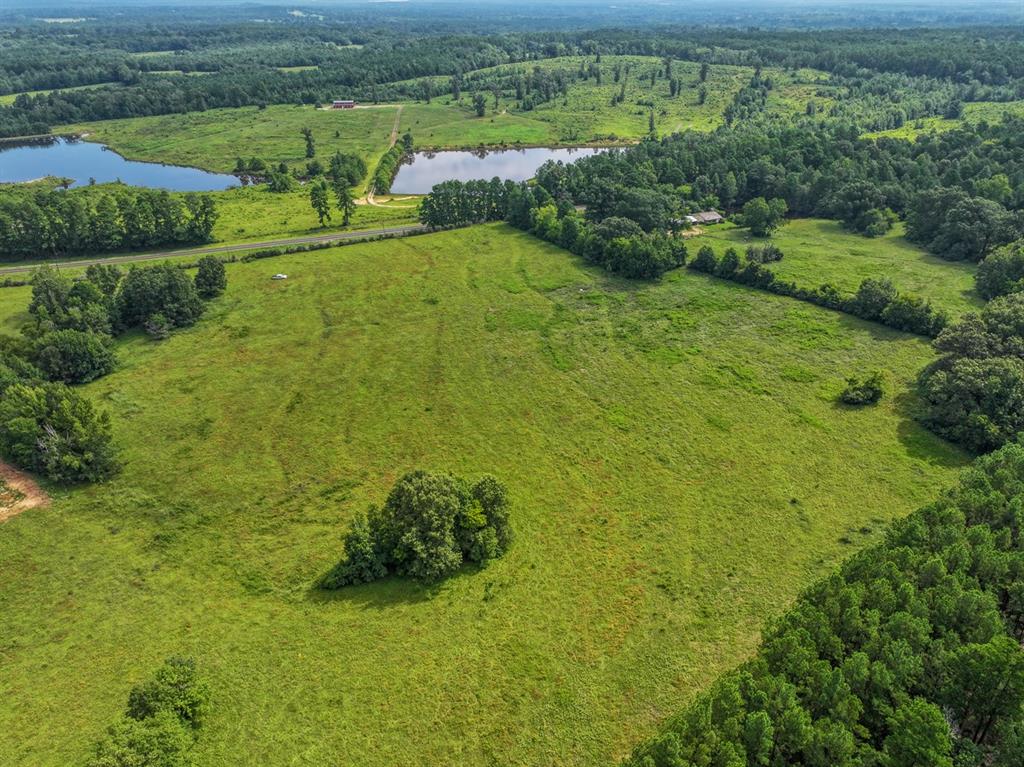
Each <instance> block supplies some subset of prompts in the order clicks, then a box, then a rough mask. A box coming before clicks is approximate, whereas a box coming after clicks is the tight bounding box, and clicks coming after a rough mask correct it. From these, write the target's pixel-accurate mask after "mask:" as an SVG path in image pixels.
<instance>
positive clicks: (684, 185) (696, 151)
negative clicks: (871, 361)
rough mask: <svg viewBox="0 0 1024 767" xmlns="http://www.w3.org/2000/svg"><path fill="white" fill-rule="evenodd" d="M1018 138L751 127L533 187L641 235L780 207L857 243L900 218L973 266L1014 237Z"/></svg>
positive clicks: (964, 132)
mask: <svg viewBox="0 0 1024 767" xmlns="http://www.w3.org/2000/svg"><path fill="white" fill-rule="evenodd" d="M1022 132H1024V120H1021V119H1020V118H1015V117H1012V116H1009V115H1008V116H1007V117H1006V119H1005V120H1004V121H1003V122H1002V123H1000V124H998V125H985V124H978V125H974V126H966V127H964V128H963V129H958V130H953V131H947V132H944V133H941V134H926V135H923V136H921V137H919V138H918V139H917V140H916V141H914V142H909V141H905V140H902V139H863V138H860V131H859V130H858V129H856V128H854V127H852V126H849V125H843V124H838V123H832V124H814V125H811V124H800V125H790V124H788V123H777V122H764V121H749V122H740V123H738V124H736V125H735V126H734V127H732V128H724V129H719V130H717V131H715V132H713V133H700V132H696V131H688V132H686V133H682V134H676V135H673V136H670V137H666V138H664V139H662V140H660V141H643V142H641V143H640V144H639V145H636V146H634V147H630V148H629V149H626V150H623V151H612V152H604V153H601V154H597V155H593V156H590V157H584V158H582V159H580V160H577V161H576V162H574V163H572V164H571V165H562V164H558V163H548V164H546V165H545V166H544V167H542V168H541V169H540V170H539V171H538V173H537V177H536V178H537V183H538V184H539V185H541V186H543V187H545V189H546V190H547V192H548V193H549V194H551V196H553V197H554V198H555V199H561V198H562V197H566V198H568V199H570V200H572V201H573V202H575V203H577V204H581V205H585V206H586V207H587V210H588V216H590V215H592V216H593V217H594V218H595V219H597V220H600V219H601V218H602V217H604V216H607V215H624V216H626V217H633V218H635V220H637V221H638V222H640V223H642V224H643V225H644V227H645V229H647V228H648V225H647V224H644V222H643V221H641V219H640V218H636V216H651V215H654V216H657V217H658V218H659V219H664V218H665V217H666V215H669V214H670V213H671V212H673V211H675V210H678V209H681V208H685V207H696V208H705V207H719V206H720V207H724V208H726V209H727V210H736V209H740V208H742V207H744V205H746V204H748V203H754V204H755V207H756V208H758V209H760V213H761V214H763V215H761V216H759V217H758V218H760V219H761V220H765V221H768V222H769V223H774V222H777V221H778V220H779V216H778V215H777V213H776V212H774V211H772V209H771V204H772V202H771V201H776V200H778V201H779V202H776V203H775V205H779V206H781V205H782V203H783V202H784V203H785V210H786V212H788V213H790V214H795V215H799V216H809V215H814V216H824V217H831V218H838V219H839V220H840V221H842V223H843V224H844V226H846V227H848V228H850V229H851V230H854V231H858V232H862V233H864V234H867V235H878V234H881V233H884V232H885V231H887V230H888V228H889V227H891V225H892V223H893V221H894V218H895V217H896V216H906V217H907V231H908V235H909V236H910V237H912V238H913V239H914V240H915V241H917V242H921V243H922V244H924V245H925V246H926V247H928V248H929V249H931V250H933V251H934V252H936V253H938V254H940V255H943V256H945V257H947V258H966V259H972V260H980V259H981V258H983V257H984V256H985V255H986V254H987V253H988V252H989V251H990V250H991V249H993V248H994V247H997V246H999V245H1001V244H1003V243H1006V242H1009V241H1012V240H1013V239H1016V238H1017V237H1019V236H1020V232H1021V230H1022V226H1024V224H1022V220H1021V219H1022V215H1021V209H1022V206H1024V186H1022V184H1021V181H1020V179H1024V146H1022V145H1021V142H1020V139H1019V137H1020V135H1021V134H1022ZM637 203H642V204H637ZM762 203H763V204H762ZM617 206H624V207H631V208H633V209H634V215H630V214H629V213H624V212H622V211H620V210H615V209H616V207H617ZM591 211H593V213H592V214H591ZM751 212H754V211H751ZM661 224H664V221H663V220H661V221H659V225H661Z"/></svg>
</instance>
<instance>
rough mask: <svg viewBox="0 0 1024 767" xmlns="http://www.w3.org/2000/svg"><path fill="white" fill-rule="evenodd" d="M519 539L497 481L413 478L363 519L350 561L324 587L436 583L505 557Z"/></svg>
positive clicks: (354, 532) (352, 532) (348, 549)
mask: <svg viewBox="0 0 1024 767" xmlns="http://www.w3.org/2000/svg"><path fill="white" fill-rule="evenodd" d="M511 537H512V531H511V528H510V527H509V503H508V494H507V492H506V490H505V486H504V485H502V484H501V483H500V482H499V481H498V480H496V479H495V478H494V477H491V476H484V477H482V478H481V479H479V480H477V481H476V482H474V483H472V484H471V483H469V482H467V481H466V480H463V479H460V478H458V477H453V476H452V475H450V474H441V473H432V472H427V471H422V470H419V471H413V472H409V473H408V474H405V475H404V476H403V477H402V478H401V479H399V480H398V481H397V482H396V483H395V485H394V487H393V488H392V489H391V492H390V493H389V494H388V497H387V500H386V501H385V502H384V505H383V506H382V507H380V508H377V507H371V508H370V510H369V512H368V513H366V514H360V515H358V516H357V517H356V518H355V520H354V521H353V522H352V527H351V528H350V529H349V531H348V533H347V534H346V536H345V541H344V549H345V556H344V558H343V559H342V560H341V561H340V562H339V563H338V565H337V566H336V567H334V568H333V569H332V570H331V571H330V572H329V573H328V574H327V575H326V576H324V578H323V579H322V580H321V586H322V587H323V588H327V589H336V588H340V587H342V586H347V585H349V584H354V583H369V582H370V581H375V580H378V579H380V578H383V577H385V576H387V575H389V574H396V575H405V576H409V577H412V578H416V579H417V580H421V581H425V582H428V583H429V582H435V581H438V580H440V579H442V578H444V577H446V576H448V575H451V574H452V573H454V572H455V571H456V570H458V569H459V568H460V567H462V566H463V564H464V563H466V562H473V563H476V564H486V563H487V562H488V561H489V560H492V559H495V558H497V557H500V556H501V555H502V554H504V553H505V551H506V549H507V548H508V546H509V543H510V542H511Z"/></svg>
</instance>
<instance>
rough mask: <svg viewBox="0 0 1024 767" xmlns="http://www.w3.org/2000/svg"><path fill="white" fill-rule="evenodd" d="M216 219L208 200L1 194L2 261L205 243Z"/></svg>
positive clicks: (162, 195)
mask: <svg viewBox="0 0 1024 767" xmlns="http://www.w3.org/2000/svg"><path fill="white" fill-rule="evenodd" d="M216 220H217V213H216V207H215V204H214V202H213V198H212V197H210V196H209V195H195V194H193V195H186V196H185V198H184V202H183V201H182V199H180V198H178V197H174V196H172V195H170V194H169V193H168V192H165V191H158V190H154V189H139V188H136V187H123V188H118V189H117V191H115V192H110V193H102V194H94V193H92V194H87V193H85V192H82V191H78V190H74V189H72V190H67V191H50V190H41V189H36V188H32V187H26V188H19V187H17V186H14V187H9V188H3V189H0V260H8V261H13V260H18V259H28V258H32V259H39V258H63V257H67V256H79V255H86V254H89V253H103V252H109V251H118V250H138V249H140V248H150V247H155V246H158V245H174V244H186V243H195V242H206V241H207V240H209V238H210V233H211V231H212V230H213V225H214V223H216Z"/></svg>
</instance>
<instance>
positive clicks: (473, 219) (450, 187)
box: [420, 177, 528, 229]
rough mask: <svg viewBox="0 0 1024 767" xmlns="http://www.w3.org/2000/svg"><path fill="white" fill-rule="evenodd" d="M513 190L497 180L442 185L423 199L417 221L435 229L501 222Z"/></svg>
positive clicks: (506, 213) (506, 212)
mask: <svg viewBox="0 0 1024 767" xmlns="http://www.w3.org/2000/svg"><path fill="white" fill-rule="evenodd" d="M516 189H517V185H516V184H515V183H514V182H512V181H504V182H503V181H501V180H500V179H499V178H497V177H495V178H493V179H491V180H490V181H467V182H462V181H445V182H443V183H440V184H436V185H435V186H434V188H433V189H431V190H430V194H428V195H427V196H426V197H424V198H423V202H422V203H421V204H420V221H421V222H422V223H424V224H426V225H427V226H430V227H434V228H437V229H440V228H443V227H453V226H467V225H469V224H479V223H483V222H485V221H501V220H502V219H504V218H506V217H507V216H508V215H509V204H510V201H511V199H512V195H513V190H516ZM520 199H521V197H520ZM527 216H528V214H527Z"/></svg>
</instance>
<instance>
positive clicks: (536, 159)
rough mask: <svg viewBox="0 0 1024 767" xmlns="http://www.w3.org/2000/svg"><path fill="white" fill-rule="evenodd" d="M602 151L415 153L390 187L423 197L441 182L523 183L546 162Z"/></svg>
mask: <svg viewBox="0 0 1024 767" xmlns="http://www.w3.org/2000/svg"><path fill="white" fill-rule="evenodd" d="M604 151H605V150H604V149H596V148H594V147H579V148H563V149H549V148H546V147H536V148H532V149H502V150H498V151H488V152H484V151H480V152H448V151H445V152H416V153H415V154H414V155H413V158H412V160H411V161H410V162H407V163H405V164H403V165H402V166H401V167H400V168H399V169H398V175H397V176H395V181H394V183H393V184H392V185H391V191H392V192H393V193H395V194H426V193H427V192H429V191H430V190H431V189H432V188H433V186H434V184H440V183H441V182H442V181H453V180H454V181H474V180H477V179H492V178H494V177H495V176H497V177H498V178H500V179H501V180H502V181H505V180H511V181H526V180H527V179H529V178H533V175H534V174H535V173H536V172H537V168H539V167H540V166H541V165H543V164H544V163H545V162H547V161H548V160H561V161H562V162H565V163H569V162H574V161H575V160H578V159H580V158H581V157H589V156H590V155H592V154H597V153H598V152H604Z"/></svg>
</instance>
